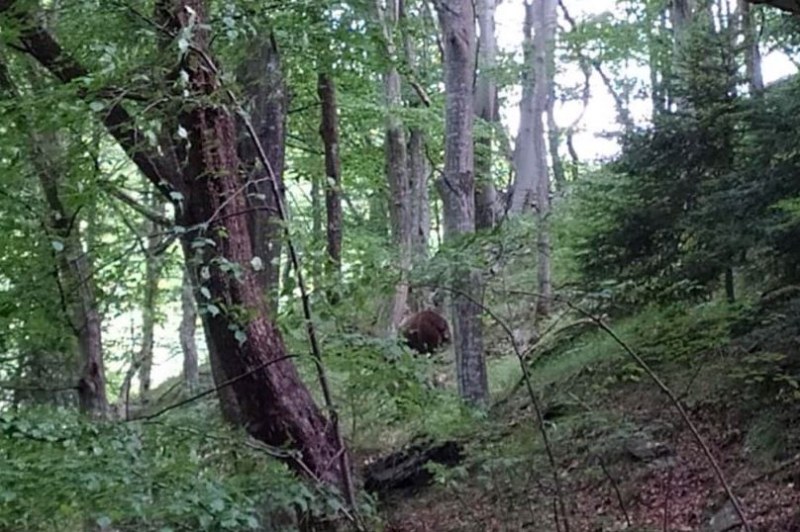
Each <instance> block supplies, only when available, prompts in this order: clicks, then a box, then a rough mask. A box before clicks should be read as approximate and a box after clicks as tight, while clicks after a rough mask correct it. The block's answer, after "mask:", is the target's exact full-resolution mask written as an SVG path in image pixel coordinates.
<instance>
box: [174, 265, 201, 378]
mask: <svg viewBox="0 0 800 532" xmlns="http://www.w3.org/2000/svg"><path fill="white" fill-rule="evenodd" d="M181 311H182V313H181V324H180V327H179V329H178V337H179V338H180V342H181V351H182V352H183V383H184V385H185V386H186V389H187V390H188V391H189V393H192V392H195V391H196V390H197V386H198V384H199V377H200V368H199V362H198V356H197V343H196V342H195V338H194V335H195V330H196V329H197V307H196V306H195V304H194V293H193V290H192V279H191V277H190V275H189V271H188V270H187V269H186V267H184V268H183V279H182V281H181Z"/></svg>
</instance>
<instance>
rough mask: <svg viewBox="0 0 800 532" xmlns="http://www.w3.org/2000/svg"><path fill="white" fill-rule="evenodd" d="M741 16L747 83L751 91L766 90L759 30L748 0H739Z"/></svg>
mask: <svg viewBox="0 0 800 532" xmlns="http://www.w3.org/2000/svg"><path fill="white" fill-rule="evenodd" d="M739 16H740V17H741V32H742V37H744V65H745V71H746V73H747V83H748V85H749V87H750V92H751V93H758V92H761V91H762V90H764V77H763V74H762V72H761V50H760V48H759V43H758V32H757V31H756V29H755V27H754V25H753V13H752V9H751V7H750V2H748V1H747V0H739Z"/></svg>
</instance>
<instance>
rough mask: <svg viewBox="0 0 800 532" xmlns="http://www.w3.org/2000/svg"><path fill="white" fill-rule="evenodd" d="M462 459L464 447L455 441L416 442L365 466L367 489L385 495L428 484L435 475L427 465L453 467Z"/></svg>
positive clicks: (365, 486)
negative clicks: (434, 464) (430, 463)
mask: <svg viewBox="0 0 800 532" xmlns="http://www.w3.org/2000/svg"><path fill="white" fill-rule="evenodd" d="M463 459H464V449H463V446H462V445H461V444H460V443H458V442H456V441H446V442H434V441H432V440H427V441H423V442H420V443H415V444H412V445H410V446H408V447H406V448H405V449H401V450H399V451H396V452H394V453H392V454H390V455H388V456H384V457H383V458H380V459H378V460H376V461H375V462H372V463H371V464H368V465H367V466H366V468H365V469H364V489H366V490H367V491H369V492H372V493H374V494H376V495H378V496H385V495H386V494H388V493H389V492H391V491H395V490H402V489H413V488H420V487H423V486H427V485H428V484H430V482H431V481H432V480H433V475H432V474H431V473H430V472H429V471H428V470H427V468H426V467H425V464H427V463H428V462H434V463H437V464H442V465H446V466H454V465H457V464H459V463H461V461H462V460H463Z"/></svg>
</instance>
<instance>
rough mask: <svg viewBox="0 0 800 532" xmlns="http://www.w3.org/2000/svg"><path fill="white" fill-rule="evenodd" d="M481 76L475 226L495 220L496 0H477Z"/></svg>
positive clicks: (485, 226)
mask: <svg viewBox="0 0 800 532" xmlns="http://www.w3.org/2000/svg"><path fill="white" fill-rule="evenodd" d="M476 7H477V11H478V27H479V28H480V37H479V41H478V80H477V84H476V87H475V114H476V116H477V117H478V118H480V119H481V120H483V121H484V122H486V124H485V125H487V126H488V127H487V128H482V129H485V130H486V131H485V133H483V134H481V135H480V136H479V137H478V138H477V139H476V142H475V144H476V146H475V153H476V161H475V174H476V182H475V228H476V229H478V230H480V229H491V228H492V227H494V225H495V223H496V221H497V220H496V215H497V190H496V189H495V186H494V178H493V175H492V159H493V157H492V150H493V148H492V140H493V138H494V131H495V128H496V127H497V125H498V122H499V120H500V115H499V113H498V109H497V83H496V82H495V72H494V69H495V67H496V65H497V39H496V37H495V23H494V15H495V11H496V8H497V0H478V1H477V2H476Z"/></svg>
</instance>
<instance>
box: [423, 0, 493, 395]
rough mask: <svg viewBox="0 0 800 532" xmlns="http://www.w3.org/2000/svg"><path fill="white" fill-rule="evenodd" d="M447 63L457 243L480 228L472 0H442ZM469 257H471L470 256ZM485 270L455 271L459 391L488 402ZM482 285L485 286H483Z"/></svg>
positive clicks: (446, 185) (449, 170)
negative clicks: (482, 278) (483, 319)
mask: <svg viewBox="0 0 800 532" xmlns="http://www.w3.org/2000/svg"><path fill="white" fill-rule="evenodd" d="M436 8H437V12H438V15H439V23H440V26H441V32H442V45H443V48H444V68H445V93H446V94H447V99H446V105H445V164H444V178H443V181H441V182H440V184H439V187H438V188H439V190H440V192H441V194H442V202H443V204H444V225H445V240H446V241H447V242H448V243H450V244H453V243H455V242H457V241H459V240H460V239H461V238H463V237H464V236H465V235H469V234H471V233H474V232H475V167H474V158H473V138H472V126H473V119H474V109H473V98H472V80H473V74H474V63H475V26H474V21H475V14H474V11H473V5H472V1H471V0H442V1H440V2H438V3H437V4H436ZM465 262H468V261H465ZM479 276H480V274H479V272H477V271H476V270H475V269H473V268H470V267H469V266H468V265H467V266H460V265H455V266H454V267H453V271H452V288H453V290H452V292H453V297H452V298H451V305H452V316H453V341H454V345H455V351H456V372H457V377H458V379H457V380H458V390H459V394H460V395H461V397H462V398H464V399H465V400H466V401H467V402H469V403H472V404H477V405H484V404H485V403H486V401H487V400H488V395H489V387H488V382H487V377H486V360H485V358H484V352H483V330H482V327H481V307H480V305H478V304H477V303H476V301H480V300H481V298H482V297H481V296H482V294H479V293H475V290H476V287H480V286H481V283H480V278H479ZM478 290H479V288H478Z"/></svg>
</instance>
